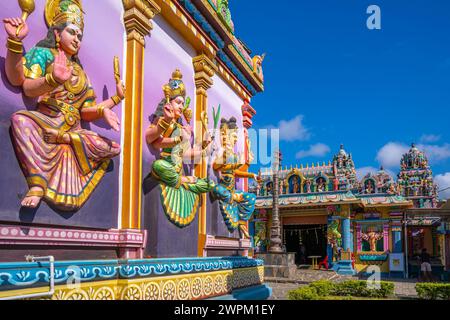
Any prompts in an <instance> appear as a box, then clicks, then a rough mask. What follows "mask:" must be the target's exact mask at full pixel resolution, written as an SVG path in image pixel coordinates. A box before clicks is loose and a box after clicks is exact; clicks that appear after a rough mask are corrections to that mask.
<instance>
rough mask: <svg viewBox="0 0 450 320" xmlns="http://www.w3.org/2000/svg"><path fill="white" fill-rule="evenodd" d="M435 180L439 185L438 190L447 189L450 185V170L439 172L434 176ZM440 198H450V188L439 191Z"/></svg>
mask: <svg viewBox="0 0 450 320" xmlns="http://www.w3.org/2000/svg"><path fill="white" fill-rule="evenodd" d="M434 182H435V183H436V184H437V185H438V190H442V189H446V188H449V187H450V172H446V173H444V174H438V175H436V176H435V177H434ZM439 198H440V199H450V189H447V190H445V191H442V192H440V193H439Z"/></svg>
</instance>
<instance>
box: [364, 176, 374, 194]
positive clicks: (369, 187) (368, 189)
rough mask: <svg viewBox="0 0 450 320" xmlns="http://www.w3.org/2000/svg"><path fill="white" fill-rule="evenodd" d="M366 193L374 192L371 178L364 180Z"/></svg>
mask: <svg viewBox="0 0 450 320" xmlns="http://www.w3.org/2000/svg"><path fill="white" fill-rule="evenodd" d="M365 191H366V193H375V188H374V186H373V181H372V180H370V179H369V180H367V182H366V190H365Z"/></svg>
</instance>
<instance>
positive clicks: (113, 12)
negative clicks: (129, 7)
mask: <svg viewBox="0 0 450 320" xmlns="http://www.w3.org/2000/svg"><path fill="white" fill-rule="evenodd" d="M83 4H84V6H83V10H84V11H85V13H86V15H85V30H84V37H83V43H82V47H81V51H80V54H79V56H80V60H81V63H82V64H83V67H84V69H85V71H86V73H87V74H88V76H89V78H90V80H91V82H92V84H93V86H94V89H95V92H96V94H97V101H98V102H100V101H102V100H103V99H105V98H108V97H109V96H111V95H114V94H115V84H114V77H113V57H114V56H115V55H116V56H118V57H119V59H120V61H123V51H124V27H123V22H122V11H123V9H122V3H121V1H115V0H103V1H84V3H83ZM44 5H45V0H36V10H35V12H34V13H33V14H32V15H31V17H29V19H28V20H27V23H28V25H29V26H30V33H29V34H28V36H27V38H26V39H25V40H24V46H25V50H29V49H30V48H31V47H32V46H34V45H35V44H36V43H37V42H38V41H39V40H41V39H42V38H44V37H45V36H46V34H47V27H46V24H45V20H44V18H43V16H44V15H43V13H44ZM0 7H1V18H2V19H3V18H5V17H18V16H20V15H21V11H20V8H19V6H18V4H17V1H12V0H11V1H2V3H1V5H0ZM5 43H6V33H5V32H4V29H3V27H2V28H1V31H0V44H1V45H0V71H1V74H0V77H1V79H0V80H1V85H0V154H1V157H0V170H1V172H2V175H1V178H0V190H1V191H2V192H0V221H6V222H27V223H39V224H49V225H66V226H78V227H92V228H111V227H117V214H118V195H119V191H118V190H119V162H120V159H119V157H117V158H115V159H114V166H113V168H112V171H111V172H108V173H107V174H106V175H105V177H104V179H103V180H102V181H101V182H100V185H99V186H98V188H97V189H96V190H95V191H94V193H93V194H92V196H91V198H90V199H89V200H88V201H87V202H86V204H85V205H84V207H83V208H81V209H80V210H79V211H78V212H76V213H70V214H67V213H61V212H55V211H54V210H53V209H51V208H49V207H48V206H47V205H46V204H45V203H42V204H41V205H40V207H39V208H37V209H36V210H21V208H20V199H21V198H22V197H23V195H24V194H25V193H26V191H27V185H26V181H25V178H24V177H23V174H22V172H21V170H20V168H19V165H18V163H17V160H16V157H15V155H14V151H13V148H12V144H11V140H10V137H9V127H10V120H9V119H10V117H11V115H12V114H13V113H14V112H15V111H17V110H21V109H24V108H25V107H24V106H26V108H27V109H29V110H33V109H34V108H35V105H36V104H35V101H33V100H30V99H28V98H26V97H24V96H23V95H22V93H21V89H20V88H14V87H11V86H10V85H9V83H8V80H7V79H6V76H5V73H4V61H5V56H6V48H5V45H4V44H5ZM121 66H123V62H122V63H121ZM115 111H116V112H117V113H118V114H119V116H120V115H121V107H120V106H118V107H116V110H115ZM84 127H85V128H87V129H91V130H93V131H96V132H98V133H99V134H101V135H104V136H106V137H108V138H110V139H112V140H114V141H117V142H120V133H118V132H114V131H112V130H109V129H107V126H106V124H105V123H104V122H102V121H98V122H95V123H89V124H87V123H86V124H84Z"/></svg>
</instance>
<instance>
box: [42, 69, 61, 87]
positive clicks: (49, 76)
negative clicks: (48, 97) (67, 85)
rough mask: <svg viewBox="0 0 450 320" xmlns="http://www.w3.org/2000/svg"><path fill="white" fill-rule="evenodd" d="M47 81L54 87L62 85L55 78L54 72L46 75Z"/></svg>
mask: <svg viewBox="0 0 450 320" xmlns="http://www.w3.org/2000/svg"><path fill="white" fill-rule="evenodd" d="M45 82H47V84H48V85H49V86H50V87H52V88H56V87H58V86H59V85H60V84H59V83H58V82H56V80H55V78H53V74H52V73H51V72H49V73H47V74H46V75H45Z"/></svg>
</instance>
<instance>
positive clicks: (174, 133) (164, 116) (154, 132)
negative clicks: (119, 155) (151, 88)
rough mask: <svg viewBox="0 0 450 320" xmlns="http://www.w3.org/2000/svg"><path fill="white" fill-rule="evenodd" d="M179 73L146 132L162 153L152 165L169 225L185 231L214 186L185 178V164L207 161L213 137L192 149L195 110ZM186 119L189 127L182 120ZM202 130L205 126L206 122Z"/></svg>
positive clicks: (169, 85)
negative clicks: (201, 200)
mask: <svg viewBox="0 0 450 320" xmlns="http://www.w3.org/2000/svg"><path fill="white" fill-rule="evenodd" d="M182 78H183V75H182V74H181V72H180V70H178V69H177V70H175V71H174V72H173V73H172V78H171V79H170V80H169V83H167V84H166V85H164V86H163V91H164V95H165V97H164V98H163V99H162V100H161V101H160V103H159V104H158V107H157V109H156V111H155V113H154V114H153V115H152V116H151V117H150V121H151V124H150V126H149V127H148V128H147V130H146V132H145V139H146V142H147V144H148V145H151V146H152V147H153V148H155V149H158V150H160V151H161V152H160V156H159V159H158V160H155V161H154V162H153V164H152V171H151V175H152V176H153V178H155V179H156V180H157V181H159V183H160V186H161V203H162V206H163V209H164V213H165V214H166V216H167V218H168V219H169V221H170V222H172V223H173V224H175V225H176V226H178V227H180V228H183V227H186V226H188V225H189V224H190V223H191V222H192V221H193V220H194V218H195V214H196V212H197V207H198V205H199V202H200V194H201V193H207V192H209V191H210V190H211V189H212V188H213V187H214V185H215V184H214V182H213V181H210V180H209V179H201V178H197V177H195V176H188V175H185V174H184V170H183V164H184V163H186V162H187V163H198V162H199V161H200V160H199V159H201V157H206V156H207V155H208V153H209V151H210V147H211V137H210V136H209V134H208V131H207V130H205V131H206V133H207V134H206V136H205V137H203V139H202V140H203V141H202V145H201V146H194V147H192V146H191V136H192V127H191V126H190V125H189V122H190V120H191V116H192V110H191V109H190V108H189V105H188V103H186V100H188V101H189V99H186V89H185V85H184V83H183V81H182ZM182 115H184V117H185V120H186V121H187V123H186V124H183V120H182V118H181V116H182ZM203 126H206V124H205V123H204V121H203Z"/></svg>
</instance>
